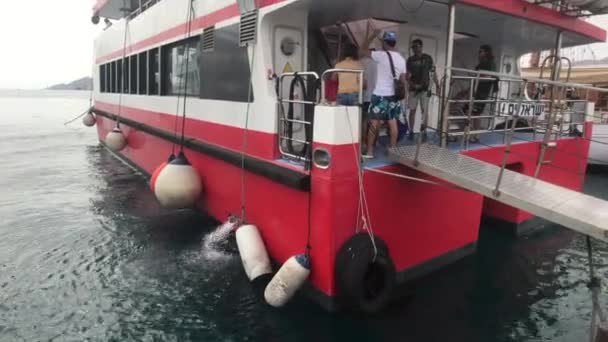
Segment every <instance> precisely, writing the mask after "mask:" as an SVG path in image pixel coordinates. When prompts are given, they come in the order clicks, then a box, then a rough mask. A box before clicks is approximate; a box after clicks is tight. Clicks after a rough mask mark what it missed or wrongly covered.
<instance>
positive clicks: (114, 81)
mask: <svg viewBox="0 0 608 342" xmlns="http://www.w3.org/2000/svg"><path fill="white" fill-rule="evenodd" d="M117 69H118V68H117V67H116V61H114V62H112V92H113V93H117V92H118V70H117Z"/></svg>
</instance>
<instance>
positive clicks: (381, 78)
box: [361, 30, 407, 158]
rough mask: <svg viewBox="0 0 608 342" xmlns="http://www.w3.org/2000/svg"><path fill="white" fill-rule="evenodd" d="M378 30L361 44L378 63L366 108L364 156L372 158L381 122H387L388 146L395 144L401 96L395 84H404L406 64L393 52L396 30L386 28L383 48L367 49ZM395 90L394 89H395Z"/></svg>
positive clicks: (365, 53) (400, 109)
mask: <svg viewBox="0 0 608 342" xmlns="http://www.w3.org/2000/svg"><path fill="white" fill-rule="evenodd" d="M379 33H380V31H379V30H375V31H374V32H373V34H372V35H371V36H370V37H368V38H367V42H366V44H364V45H362V47H363V51H361V52H362V54H364V55H368V56H370V57H371V58H372V59H373V60H374V62H376V64H377V74H376V86H375V88H374V90H373V92H372V98H371V104H370V108H369V119H370V125H369V129H368V131H369V133H368V135H367V152H366V153H365V155H363V157H364V158H373V157H374V144H375V141H376V137H377V133H378V129H379V127H380V123H381V122H382V121H386V122H387V123H388V127H389V130H390V138H391V141H390V144H391V147H394V146H397V136H398V127H397V119H398V118H399V115H401V111H402V108H401V99H400V98H399V96H396V95H399V94H398V93H399V92H400V91H399V90H400V89H395V88H396V87H397V86H399V87H404V86H405V74H406V71H407V70H406V66H405V59H404V58H403V57H402V56H401V54H400V53H399V52H397V51H395V47H396V45H397V35H396V34H395V32H391V31H386V32H384V34H383V35H382V50H378V51H370V50H369V46H370V44H371V43H372V41H373V40H374V39H375V38H376V37H378V34H379ZM396 90H397V91H396Z"/></svg>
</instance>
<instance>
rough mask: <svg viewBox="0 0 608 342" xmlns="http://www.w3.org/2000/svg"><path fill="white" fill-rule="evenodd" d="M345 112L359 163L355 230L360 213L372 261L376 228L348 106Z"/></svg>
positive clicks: (375, 255)
mask: <svg viewBox="0 0 608 342" xmlns="http://www.w3.org/2000/svg"><path fill="white" fill-rule="evenodd" d="M344 113H345V114H346V120H347V121H348V130H349V131H350V136H351V142H352V143H351V145H352V146H353V152H354V154H355V162H356V163H357V180H358V185H359V206H358V208H357V227H356V228H355V231H356V232H358V229H359V215H361V221H362V222H363V226H362V229H363V230H365V231H366V232H367V234H368V235H369V238H370V240H371V242H372V246H373V247H374V257H373V259H372V261H375V260H376V257H377V256H378V247H377V246H376V239H375V237H374V230H373V228H372V219H371V215H370V213H369V206H368V203H367V195H366V194H365V186H364V184H363V168H362V167H361V156H360V154H359V151H357V147H356V145H357V140H356V139H355V134H354V133H353V128H352V124H351V121H350V116H349V115H348V107H344Z"/></svg>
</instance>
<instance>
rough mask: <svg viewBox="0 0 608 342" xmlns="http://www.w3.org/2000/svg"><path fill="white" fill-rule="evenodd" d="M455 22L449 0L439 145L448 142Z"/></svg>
mask: <svg viewBox="0 0 608 342" xmlns="http://www.w3.org/2000/svg"><path fill="white" fill-rule="evenodd" d="M455 23H456V4H455V3H454V1H450V4H449V5H448V35H447V42H446V55H445V67H446V69H445V77H444V78H445V83H444V85H443V103H444V105H443V111H442V113H441V123H440V125H439V134H440V135H441V146H442V147H446V146H447V143H448V137H447V133H448V129H449V127H448V113H449V102H448V101H449V100H450V87H451V85H450V83H452V69H451V67H452V57H453V55H454V27H455Z"/></svg>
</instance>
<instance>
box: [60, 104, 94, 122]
mask: <svg viewBox="0 0 608 342" xmlns="http://www.w3.org/2000/svg"><path fill="white" fill-rule="evenodd" d="M90 110H91V108H90V107H89V108H88V109H87V110H85V111H84V112H83V113H82V114H79V115H78V116H77V117H75V118H73V119H71V120H70V121H66V122H64V123H63V125H64V126H67V125H69V124H71V123H72V122H74V121H76V120H78V119H80V118H81V117H83V116H85V115H87V113H89V111H90Z"/></svg>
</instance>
